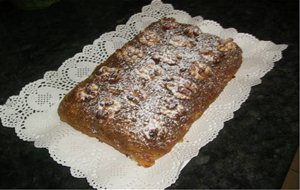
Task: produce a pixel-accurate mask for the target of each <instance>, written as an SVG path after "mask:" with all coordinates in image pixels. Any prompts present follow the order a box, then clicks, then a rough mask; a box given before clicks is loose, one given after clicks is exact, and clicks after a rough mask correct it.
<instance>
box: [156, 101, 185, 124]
mask: <svg viewBox="0 0 300 190" xmlns="http://www.w3.org/2000/svg"><path fill="white" fill-rule="evenodd" d="M182 112H184V107H183V106H182V105H181V104H180V103H179V102H177V101H176V100H174V99H168V100H166V101H165V103H164V104H163V106H162V107H161V108H160V113H161V114H164V115H166V116H168V117H170V118H174V119H175V118H177V117H178V116H179V115H180V114H181V113H182Z"/></svg>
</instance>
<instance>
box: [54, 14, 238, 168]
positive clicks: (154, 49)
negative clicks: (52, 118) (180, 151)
mask: <svg viewBox="0 0 300 190" xmlns="http://www.w3.org/2000/svg"><path fill="white" fill-rule="evenodd" d="M241 63H242V51H241V49H240V48H239V47H238V46H237V44H236V43H234V42H233V40H232V39H225V40H224V39H221V38H219V37H217V36H214V35H210V34H206V33H202V32H201V31H200V29H199V28H198V27H197V26H193V25H189V24H181V23H178V22H176V21H175V19H173V18H163V19H161V20H159V21H157V22H154V23H152V24H150V25H149V26H148V27H147V28H146V29H145V30H144V31H142V32H140V33H139V34H138V35H137V36H135V37H134V38H133V39H132V40H131V41H129V42H128V43H126V44H125V45H124V46H123V47H122V48H121V49H118V50H116V52H115V53H113V54H112V55H111V56H110V57H109V58H108V59H107V60H106V61H105V62H103V63H102V64H100V65H98V66H97V67H96V68H95V70H94V71H93V73H92V74H91V75H90V76H89V77H88V78H87V79H86V80H84V81H82V82H80V83H79V84H78V85H77V86H76V87H75V88H73V89H72V90H71V91H70V92H69V93H68V94H67V95H66V96H65V97H64V98H63V100H62V101H61V103H60V105H59V108H58V113H59V116H60V119H61V120H62V121H64V122H66V123H68V124H70V125H71V126H72V127H74V128H75V129H77V130H79V131H81V132H83V133H85V134H87V135H89V136H92V137H96V138H97V139H99V140H100V141H102V142H104V143H107V144H109V145H111V146H112V147H114V148H115V149H117V150H118V151H120V152H122V153H123V154H126V155H127V156H129V157H130V158H132V159H133V160H135V161H137V162H138V164H139V165H141V166H144V167H150V166H152V165H153V164H154V163H155V160H157V159H158V158H160V157H161V156H163V155H165V154H166V153H168V152H169V151H171V149H172V148H173V147H174V146H175V145H176V143H178V142H179V141H181V140H182V138H183V137H184V135H185V134H186V133H187V131H188V130H189V128H190V127H191V125H192V124H193V122H194V121H196V120H197V119H199V118H200V117H201V115H202V114H203V112H204V111H205V110H206V109H207V108H208V107H209V105H210V104H211V103H212V102H213V101H214V100H215V99H216V98H217V97H218V95H219V94H220V93H221V92H222V90H223V89H224V87H225V86H226V85H227V83H228V82H229V81H230V80H231V79H232V78H233V77H234V75H235V73H236V72H237V70H238V68H239V67H240V65H241Z"/></svg>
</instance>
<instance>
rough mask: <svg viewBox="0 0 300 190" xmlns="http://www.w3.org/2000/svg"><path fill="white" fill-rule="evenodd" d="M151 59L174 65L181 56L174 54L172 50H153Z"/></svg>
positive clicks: (178, 61)
mask: <svg viewBox="0 0 300 190" xmlns="http://www.w3.org/2000/svg"><path fill="white" fill-rule="evenodd" d="M152 59H153V60H154V61H155V63H159V62H162V63H167V64H169V65H176V64H179V63H180V60H181V59H182V56H181V55H179V54H177V55H175V54H174V53H173V52H171V51H169V50H167V51H165V52H155V53H154V54H153V55H152Z"/></svg>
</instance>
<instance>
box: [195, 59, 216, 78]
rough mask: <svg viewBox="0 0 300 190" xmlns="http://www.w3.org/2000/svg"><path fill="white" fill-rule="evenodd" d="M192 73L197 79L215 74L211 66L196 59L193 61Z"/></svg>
mask: <svg viewBox="0 0 300 190" xmlns="http://www.w3.org/2000/svg"><path fill="white" fill-rule="evenodd" d="M190 74H191V75H192V76H193V77H194V78H195V79H198V80H205V79H207V78H208V77H210V76H211V75H212V74H213V72H212V70H211V68H210V67H209V66H208V65H206V64H202V63H199V62H197V61H194V62H193V63H192V66H191V68H190Z"/></svg>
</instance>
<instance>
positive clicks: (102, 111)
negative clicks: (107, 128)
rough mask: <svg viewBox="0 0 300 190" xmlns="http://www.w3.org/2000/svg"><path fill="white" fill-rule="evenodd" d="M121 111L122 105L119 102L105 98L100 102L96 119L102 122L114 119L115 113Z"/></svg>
mask: <svg viewBox="0 0 300 190" xmlns="http://www.w3.org/2000/svg"><path fill="white" fill-rule="evenodd" d="M120 109H121V103H120V102H119V101H117V100H112V99H110V98H105V99H103V100H102V101H100V102H99V106H98V110H97V111H96V118H97V119H100V120H104V119H108V118H113V117H114V115H115V113H117V112H118V111H119V110H120Z"/></svg>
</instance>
